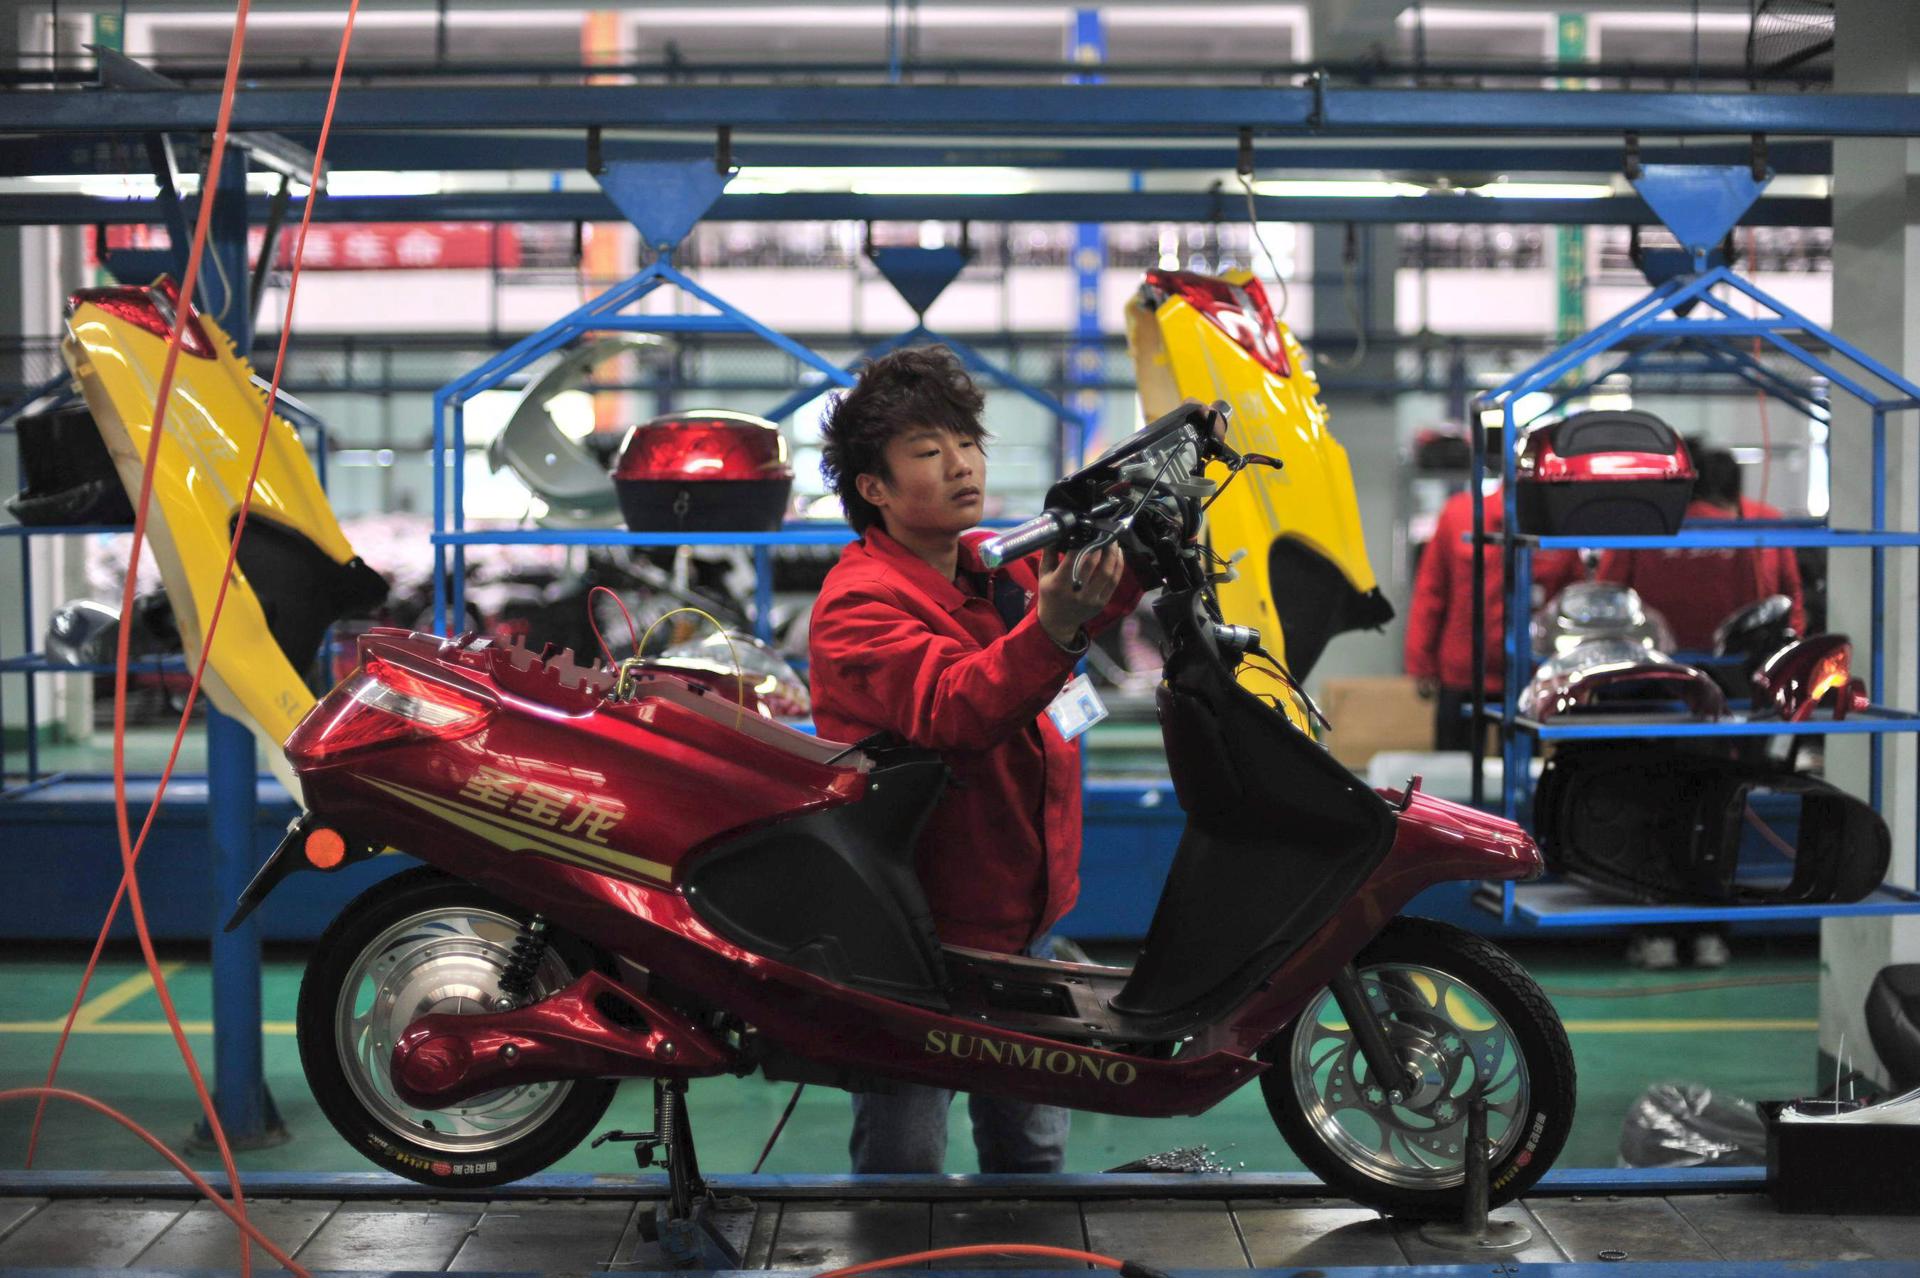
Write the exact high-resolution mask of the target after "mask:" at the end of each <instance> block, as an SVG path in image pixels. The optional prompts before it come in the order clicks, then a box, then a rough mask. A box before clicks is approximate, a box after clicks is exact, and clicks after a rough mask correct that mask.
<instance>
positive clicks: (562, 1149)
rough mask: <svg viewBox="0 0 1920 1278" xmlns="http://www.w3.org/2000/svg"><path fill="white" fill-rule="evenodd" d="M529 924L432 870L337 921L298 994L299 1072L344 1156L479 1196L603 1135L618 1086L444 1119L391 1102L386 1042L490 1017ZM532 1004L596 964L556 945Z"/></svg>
mask: <svg viewBox="0 0 1920 1278" xmlns="http://www.w3.org/2000/svg"><path fill="white" fill-rule="evenodd" d="M526 918H527V912H526V911H524V910H521V909H520V908H518V907H516V906H511V905H508V904H506V903H504V902H502V901H500V900H498V899H497V898H495V897H493V896H491V895H489V894H488V893H486V892H483V891H482V890H481V889H479V888H478V887H475V886H474V885H473V884H471V883H465V882H462V881H460V880H458V879H454V878H449V877H448V876H446V875H444V874H442V873H440V872H439V871H438V870H434V869H431V868H424V867H423V868H421V869H417V870H409V871H407V872H405V873H403V874H399V875H396V876H394V877H393V878H391V879H388V880H386V881H384V882H382V883H378V884H375V885H374V886H373V887H371V888H369V889H368V890H367V891H365V892H363V893H361V894H360V895H359V896H358V897H356V898H355V899H354V900H353V902H352V903H351V904H349V905H348V906H347V908H346V909H345V910H343V911H342V912H341V914H340V916H339V917H338V918H336V919H335V920H334V921H333V924H332V926H330V927H329V928H328V929H327V931H326V935H324V936H323V937H321V939H320V943H319V944H318V946H316V947H315V949H314V955H313V958H312V960H311V961H309V962H308V964H307V972H306V976H305V977H304V978H303V979H302V981H301V982H300V1005H299V1014H298V1030H299V1039H300V1063H301V1066H302V1067H303V1068H304V1069H305V1071H306V1075H307V1083H308V1085H309V1086H310V1087H312V1089H313V1095H314V1099H315V1100H317V1101H318V1102H319V1103H320V1108H321V1110H322V1112H324V1113H325V1114H326V1116H327V1118H328V1120H329V1121H330V1122H332V1124H333V1125H334V1128H335V1129H336V1130H338V1131H339V1133H340V1135H341V1136H342V1137H344V1138H345V1139H346V1141H347V1143H348V1144H349V1145H351V1146H353V1148H355V1149H356V1150H358V1151H360V1152H361V1153H362V1154H365V1155H366V1156H367V1157H368V1158H370V1159H372V1160H373V1161H374V1162H376V1163H378V1164H380V1165H381V1166H382V1167H385V1168H388V1169H389V1170H391V1171H394V1172H398V1173H399V1174H400V1175H402V1176H405V1177H408V1178H409V1179H411V1180H417V1181H419V1182H421V1183H422V1184H426V1185H434V1186H439V1187H443V1188H478V1187H482V1186H486V1185H500V1184H505V1183H506V1182H508V1181H512V1180H519V1179H520V1178H522V1177H524V1176H530V1175H532V1174H533V1173H534V1172H537V1171H539V1170H540V1169H542V1168H544V1167H546V1166H548V1165H549V1164H551V1163H552V1162H554V1161H555V1160H556V1159H558V1158H560V1157H561V1156H563V1155H564V1154H566V1153H567V1152H568V1151H570V1150H572V1149H573V1148H574V1146H576V1145H578V1144H579V1143H580V1142H581V1140H583V1139H584V1138H585V1137H586V1136H587V1135H588V1134H589V1133H591V1132H592V1131H593V1129H594V1127H595V1126H596V1125H597V1124H598V1123H599V1122H600V1120H601V1118H602V1116H603V1115H604V1114H605V1113H606V1111H607V1106H608V1105H609V1104H611V1103H612V1101H613V1095H614V1092H615V1091H616V1090H617V1089H618V1088H619V1080H617V1079H575V1080H572V1081H569V1082H559V1083H533V1084H529V1085H527V1086H524V1087H512V1088H501V1089H499V1090H497V1091H493V1092H488V1093H487V1094H486V1095H484V1096H475V1097H473V1098H472V1099H470V1100H467V1101H465V1102H463V1103H462V1104H460V1105H458V1106H455V1107H454V1108H452V1109H447V1110H424V1109H420V1108H418V1107H416V1106H411V1105H408V1104H407V1103H406V1102H405V1101H404V1100H402V1099H401V1098H400V1097H399V1095H398V1094H397V1093H396V1092H395V1090H394V1087H393V1081H392V1077H391V1073H390V1068H389V1062H390V1060H391V1057H392V1051H393V1043H394V1039H395V1038H396V1037H397V1036H398V1034H399V1033H400V1032H401V1031H402V1030H404V1029H405V1028H406V1027H407V1026H408V1025H409V1024H411V1023H412V1022H413V1021H414V1020H416V1019H418V1018H419V1017H421V1016H424V1015H426V1014H427V1013H429V1012H447V1013H461V1012H468V1013H472V1012H485V1011H490V1010H492V1004H493V1001H494V1000H495V999H497V998H498V997H499V995H500V977H501V975H502V974H503V973H504V972H505V971H506V969H507V964H508V961H509V959H510V957H511V955H512V952H513V943H514V938H515V937H516V936H518V935H519V932H520V928H521V925H522V923H523V922H525V920H526ZM547 945H548V948H547V952H546V954H545V956H544V957H543V958H542V960H541V962H540V966H539V968H538V970H537V972H536V974H535V976H534V980H533V987H532V990H531V991H530V997H532V998H539V997H543V996H545V995H547V994H551V993H553V992H554V991H556V990H558V989H561V988H563V987H564V986H566V985H567V984H570V983H571V982H572V981H573V980H574V979H575V978H576V977H578V976H579V975H581V974H582V973H583V972H585V971H587V970H588V969H589V968H591V967H592V966H593V965H594V954H593V951H592V950H591V948H590V947H588V946H587V945H586V944H584V943H583V942H581V941H579V940H578V939H577V938H574V937H571V936H567V935H565V934H563V933H559V932H549V933H548V934H547Z"/></svg>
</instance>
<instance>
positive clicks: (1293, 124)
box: [0, 85, 1920, 138]
mask: <svg viewBox="0 0 1920 1278" xmlns="http://www.w3.org/2000/svg"><path fill="white" fill-rule="evenodd" d="M218 107H219V95H218V94H216V93H211V92H205V91H201V90H178V91H174V90H154V91H149V92H138V91H131V90H97V91H90V92H79V91H76V92H65V93H9V94H0V133H23V134H34V133H38V134H46V133H140V132H151V131H154V130H164V131H168V132H208V131H210V130H211V129H212V127H213V123H214V118H215V115H216V113H217V110H218ZM324 108H325V95H324V93H323V92H322V91H319V90H308V89H249V90H246V91H244V92H242V93H240V94H239V95H238V96H237V98H236V100H235V103H234V110H233V128H234V129H236V130H280V131H294V130H307V129H312V128H313V127H314V125H315V123H316V122H317V121H318V120H319V119H320V117H321V115H322V113H323V110H324ZM334 124H335V128H336V129H338V130H340V131H343V132H345V131H359V130H384V129H398V130H408V129H429V130H433V129H460V130H474V129H479V130H498V129H516V128H521V129H525V128H533V129H539V128H548V129H584V128H588V127H592V126H596V125H598V126H604V127H608V128H620V127H627V128H682V129H712V128H719V127H722V126H725V127H728V128H733V129H739V130H759V131H762V132H774V133H821V132H874V131H881V132H887V133H902V134H913V133H920V134H955V133H961V134H987V135H996V136H1008V137H1036V136H1039V137H1046V136H1055V135H1062V134H1066V135H1078V136H1110V137H1112V136H1117V137H1126V136H1156V135H1157V136H1162V137H1166V136H1182V137H1204V136H1208V135H1212V136H1216V137H1219V136H1233V135H1236V134H1237V133H1238V131H1239V130H1240V129H1242V128H1247V129H1251V130H1252V131H1253V132H1254V134H1255V135H1256V136H1281V135H1322V136H1344V137H1389V138H1392V137H1405V136H1407V135H1421V136H1431V135H1436V134H1442V135H1443V134H1454V135H1468V136H1490V135H1491V136H1498V135H1502V134H1505V135H1510V136H1523V135H1529V134H1532V135H1538V134H1561V135H1584V136H1594V135H1618V134H1621V133H1624V132H1629V131H1632V132H1638V133H1641V134H1644V135H1696V134H1743V133H1766V134H1770V135H1776V136H1782V135H1799V136H1817V137H1911V136H1920V95H1909V94H1894V93H1879V94H1866V93H1819V94H1808V93H1627V92H1611V91H1607V92H1599V91H1579V90H1554V89H1367V88H1339V87H1328V88H1324V89H1319V90H1316V89H1314V88H1311V87H1309V88H1273V89H1255V88H1219V89H1214V90H1210V91H1207V92H1196V91H1194V90H1193V89H1190V88H1165V87H1157V86H1156V87H1144V88H1143V87H1134V86H1121V85H1073V86H1065V85H1061V86H1039V85H1026V86H1011V87H1010V86H999V87H978V86H965V87H962V86H948V85H883V86H870V87H838V86H821V87H783V86H760V87H754V86H743V87H732V88H716V87H709V86H699V85H695V86H680V87H675V86H669V87H656V86H644V85H592V86H575V87H567V88H525V87H518V88H484V87H476V88H469V89H463V90H461V91H459V92H448V91H447V90H446V89H445V88H444V87H441V86H429V87H412V88H376V89H361V90H357V91H355V92H352V93H349V94H347V95H345V96H344V97H342V98H341V100H340V104H339V109H338V112H337V114H336V115H335V118H334Z"/></svg>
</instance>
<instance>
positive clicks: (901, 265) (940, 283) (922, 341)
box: [767, 247, 1093, 457]
mask: <svg viewBox="0 0 1920 1278" xmlns="http://www.w3.org/2000/svg"><path fill="white" fill-rule="evenodd" d="M871 256H872V258H873V263H874V265H875V266H877V267H879V268H880V274H881V275H883V276H885V277H886V280H887V282H888V283H889V284H891V285H893V287H894V291H895V292H897V293H899V294H900V296H901V298H902V299H903V300H904V301H905V302H906V303H907V305H908V306H911V307H912V308H913V313H914V317H915V320H914V324H913V327H911V328H909V329H908V330H907V331H906V332H904V333H899V334H897V335H895V336H893V337H889V338H886V339H885V340H883V341H879V342H876V343H874V344H873V345H872V346H869V347H868V348H867V349H866V350H864V351H861V352H860V354H859V355H857V356H855V357H854V359H853V361H852V363H850V364H849V365H848V366H847V370H846V371H847V372H848V373H849V374H851V373H852V372H853V371H854V370H855V369H857V368H858V367H859V365H861V364H862V363H865V362H866V361H867V360H871V359H878V358H880V356H882V355H885V354H887V353H888V352H889V351H897V350H902V349H904V348H906V347H909V346H924V345H932V344H934V343H939V344H940V345H943V346H945V347H946V348H947V349H949V350H951V351H952V352H953V353H954V355H955V356H956V357H957V358H958V359H959V360H960V362H961V363H962V364H964V365H965V366H966V367H967V368H968V369H969V370H971V371H972V372H975V373H978V374H980V375H981V376H983V377H986V378H988V379H990V380H991V381H992V382H993V383H994V384H995V385H997V386H1004V387H1005V388H1007V389H1008V390H1010V391H1013V392H1015V393H1016V394H1018V395H1022V396H1024V397H1025V398H1027V399H1029V400H1032V401H1033V402H1034V403H1035V404H1038V405H1039V406H1040V407H1041V408H1044V409H1046V410H1047V411H1048V412H1049V413H1052V414H1053V415H1054V417H1055V418H1056V419H1057V420H1058V421H1059V422H1060V423H1061V424H1062V425H1064V426H1066V427H1067V429H1068V431H1069V432H1070V433H1069V435H1068V436H1067V438H1066V439H1065V440H1064V441H1062V445H1061V447H1062V455H1063V456H1065V457H1078V456H1079V455H1080V452H1081V449H1082V448H1083V447H1084V446H1085V443H1086V440H1087V438H1088V437H1089V436H1090V435H1091V433H1092V430H1093V422H1092V421H1090V420H1089V419H1088V415H1087V414H1085V413H1083V412H1080V411H1078V410H1076V409H1073V408H1069V407H1067V405H1065V404H1064V403H1062V402H1061V401H1060V400H1058V399H1056V398H1054V397H1053V396H1052V395H1049V394H1048V393H1047V392H1046V391H1044V390H1042V389H1041V388H1040V387H1038V386H1035V385H1033V384H1032V383H1031V382H1028V381H1026V380H1025V379H1023V378H1021V377H1020V376H1018V375H1017V374H1015V373H1014V372H1013V371H1012V370H1010V369H1007V368H1004V367H1002V366H1001V365H999V364H997V363H995V362H994V361H993V360H990V359H988V358H987V357H986V356H985V355H983V354H981V353H980V352H979V351H977V350H975V349H974V348H973V347H972V346H969V345H968V344H967V343H965V342H963V341H961V340H960V339H959V338H957V337H952V336H949V335H948V334H945V333H937V332H935V331H934V330H932V329H930V328H928V327H927V311H928V309H929V308H930V307H932V305H933V304H934V302H936V301H938V300H939V298H940V294H941V293H943V292H945V291H946V288H947V285H949V284H951V283H953V281H954V279H955V277H957V276H958V275H959V274H960V272H961V270H962V269H963V268H964V267H965V266H966V264H967V261H968V254H967V251H966V250H965V249H964V248H951V247H945V248H905V247H894V248H880V249H874V250H872V252H871ZM829 389H830V385H829V384H827V383H819V384H816V385H813V386H803V387H801V388H800V389H799V390H797V391H795V392H794V393H793V394H791V395H789V396H787V397H786V398H785V399H783V400H781V401H780V402H779V403H778V404H776V405H774V406H773V407H772V408H770V409H768V410H767V416H768V417H771V418H773V419H774V420H775V421H779V420H781V419H782V418H784V417H787V416H788V415H789V414H791V413H793V412H794V411H795V410H796V409H799V408H800V407H802V406H803V405H806V404H810V403H812V402H813V401H814V400H816V399H818V398H820V396H822V395H824V394H826V393H827V391H828V390H829Z"/></svg>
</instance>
